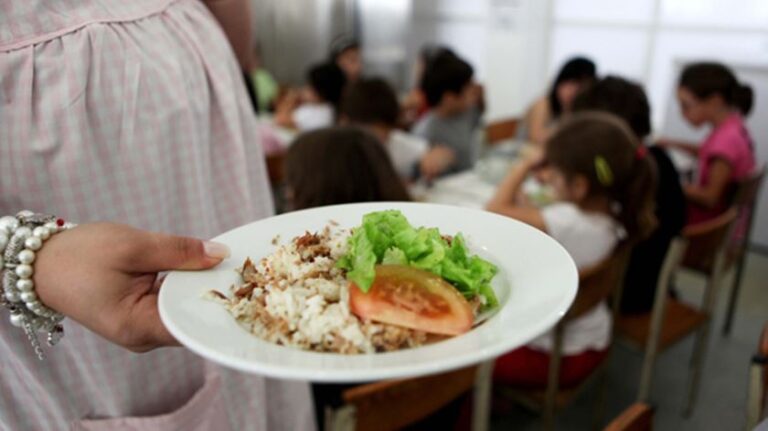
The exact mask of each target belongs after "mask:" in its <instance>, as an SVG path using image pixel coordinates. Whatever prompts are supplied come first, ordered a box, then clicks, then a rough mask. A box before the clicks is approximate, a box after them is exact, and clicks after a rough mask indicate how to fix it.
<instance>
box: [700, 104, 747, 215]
mask: <svg viewBox="0 0 768 431" xmlns="http://www.w3.org/2000/svg"><path fill="white" fill-rule="evenodd" d="M715 159H721V160H725V161H726V162H728V164H729V165H730V166H731V178H730V182H731V183H736V182H738V181H741V180H743V179H745V178H746V177H747V176H748V175H749V174H751V173H752V171H754V169H755V151H754V145H753V144H752V138H751V137H750V136H749V132H748V131H747V128H746V127H745V125H744V119H743V118H742V116H741V115H739V114H736V113H734V114H732V115H731V116H729V117H728V118H727V119H726V120H725V121H724V122H723V123H722V124H720V126H718V127H717V128H715V129H714V130H712V133H710V134H709V136H708V137H707V139H706V140H705V141H704V143H703V144H702V146H701V148H700V150H699V169H698V172H699V175H698V179H697V181H696V184H697V185H699V186H706V185H707V182H708V180H709V169H710V166H711V165H712V162H713V161H714V160H715ZM729 192H730V190H729V189H726V193H725V195H724V196H722V198H721V200H720V203H719V204H718V205H717V206H715V208H712V209H704V208H701V207H698V206H696V205H689V207H688V224H696V223H701V222H703V221H706V220H709V219H711V218H713V217H716V216H718V215H719V214H721V213H722V212H723V211H725V210H726V209H727V207H728V198H729V196H728V194H729Z"/></svg>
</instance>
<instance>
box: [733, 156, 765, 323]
mask: <svg viewBox="0 0 768 431" xmlns="http://www.w3.org/2000/svg"><path fill="white" fill-rule="evenodd" d="M764 177H765V166H763V167H762V169H760V170H759V171H756V172H755V173H754V174H753V175H751V176H750V177H749V178H747V179H746V180H744V181H743V182H741V184H739V186H738V188H737V190H736V194H735V197H734V201H733V205H734V206H735V207H736V208H737V209H738V211H739V223H743V225H742V226H741V227H743V228H744V231H743V232H736V235H734V241H733V243H732V244H731V247H730V249H729V253H728V261H729V262H727V263H730V264H732V265H733V266H735V268H736V272H735V274H734V277H733V284H732V285H731V294H730V296H729V298H728V307H727V308H726V312H725V322H724V323H723V335H728V334H730V332H731V326H732V325H733V315H734V313H735V312H736V304H737V303H738V299H739V291H740V290H741V278H742V276H743V275H744V263H745V261H746V254H747V249H748V248H749V237H750V236H751V234H752V227H753V225H754V221H755V217H754V215H755V211H757V198H758V195H759V193H760V186H761V185H762V183H763V178H764ZM727 266H731V265H727Z"/></svg>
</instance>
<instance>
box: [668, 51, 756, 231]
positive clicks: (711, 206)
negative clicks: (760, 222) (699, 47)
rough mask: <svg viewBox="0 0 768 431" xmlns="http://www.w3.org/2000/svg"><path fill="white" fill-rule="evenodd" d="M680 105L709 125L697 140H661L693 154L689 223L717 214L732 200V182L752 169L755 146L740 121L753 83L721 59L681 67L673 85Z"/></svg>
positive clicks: (686, 113)
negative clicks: (744, 80) (695, 172)
mask: <svg viewBox="0 0 768 431" xmlns="http://www.w3.org/2000/svg"><path fill="white" fill-rule="evenodd" d="M677 98H678V100H679V102H680V109H681V111H682V114H683V117H685V119H686V121H688V123H690V124H691V125H692V126H694V127H699V126H702V125H707V126H709V127H711V129H712V131H711V132H710V134H709V136H707V138H706V140H705V141H704V143H703V144H702V145H701V146H698V145H694V144H689V143H683V142H674V141H668V140H661V141H660V142H659V143H660V144H661V145H665V146H669V147H673V148H678V149H681V150H683V151H686V152H688V153H690V154H691V155H693V156H697V157H698V160H699V166H698V178H697V179H696V181H695V182H694V183H693V184H688V185H686V186H685V188H684V190H685V196H686V198H687V200H688V204H689V205H688V223H689V224H696V223H701V222H704V221H707V220H709V219H712V218H714V217H717V216H718V215H720V214H721V213H722V212H724V211H725V210H726V209H727V208H728V206H729V205H730V200H731V198H732V197H733V196H732V195H733V192H734V190H733V189H734V186H735V184H736V183H737V182H739V181H741V180H744V179H745V178H747V177H748V176H749V175H750V174H751V173H752V171H754V169H755V147H754V144H753V143H752V138H751V137H750V135H749V131H747V128H746V126H745V124H744V117H745V116H746V115H748V114H749V112H750V111H751V109H752V98H753V95H752V89H751V88H750V87H749V86H748V85H744V84H742V83H740V82H739V81H738V80H737V79H736V76H735V75H734V74H733V72H732V71H731V70H730V69H728V68H727V67H726V66H724V65H722V64H719V63H695V64H690V65H688V66H686V67H685V69H684V70H683V73H682V75H681V76H680V82H679V85H678V89H677Z"/></svg>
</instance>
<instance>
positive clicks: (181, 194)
mask: <svg viewBox="0 0 768 431" xmlns="http://www.w3.org/2000/svg"><path fill="white" fill-rule="evenodd" d="M20 209H30V210H34V211H40V212H45V213H55V214H59V215H61V216H62V217H64V218H66V219H69V220H73V221H77V222H87V221H95V220H109V221H118V222H125V223H129V224H132V225H135V226H138V227H142V228H146V229H152V230H158V231H164V232H170V233H176V234H183V235H193V236H198V237H211V236H214V235H216V234H218V233H221V232H223V231H225V230H227V229H229V228H232V227H234V226H237V225H240V224H243V223H246V222H249V221H252V220H255V219H258V218H261V217H265V216H268V215H269V214H271V213H272V211H273V207H272V202H271V197H270V193H269V189H268V185H267V180H266V173H265V167H264V161H263V154H262V150H261V147H260V145H259V142H258V134H257V130H256V123H255V119H254V118H253V115H252V112H251V108H250V106H249V102H248V99H247V96H246V93H245V91H244V87H243V84H242V81H241V74H240V72H239V70H238V66H237V64H236V62H235V60H234V57H233V54H232V52H231V49H230V48H229V45H228V44H227V41H226V39H225V37H224V35H223V32H222V31H221V29H220V28H219V27H218V25H217V23H216V22H215V20H214V18H213V17H212V16H211V14H210V13H209V12H208V10H207V8H206V7H205V5H204V4H202V3H200V2H199V1H198V0H178V1H169V0H131V1H123V0H0V214H10V213H15V212H16V211H18V210H20ZM73 252H76V250H73ZM65 331H66V333H67V335H66V337H65V338H64V339H63V340H62V342H61V343H60V344H59V345H58V346H56V347H55V348H51V349H47V350H46V355H47V359H46V361H44V362H40V361H38V360H37V359H36V358H35V355H34V353H33V351H32V349H31V348H30V346H29V345H28V342H27V340H26V339H25V337H24V334H23V332H21V331H19V330H18V329H17V328H13V327H12V326H10V324H9V323H8V319H7V313H5V312H4V311H3V312H0V429H2V430H66V429H74V430H102V429H109V430H214V429H215V430H227V429H231V430H281V429H285V430H304V429H313V428H314V423H313V416H312V410H311V403H310V395H309V389H308V385H307V384H306V383H299V382H283V381H276V380H271V379H266V378H262V377H258V376H248V375H243V374H240V373H236V372H233V371H229V370H225V369H222V368H220V367H218V366H215V365H213V364H210V363H207V362H205V361H203V360H202V359H200V358H199V357H197V356H195V355H193V354H192V353H190V352H188V351H186V350H184V349H182V348H170V349H160V350H158V351H154V352H150V353H146V354H141V355H138V354H133V353H130V352H127V351H125V350H123V349H121V348H119V347H116V346H114V345H112V344H110V343H108V342H106V341H104V340H102V339H101V338H99V337H97V336H96V335H94V334H92V333H90V332H89V331H88V330H86V329H84V328H82V327H80V326H79V325H77V324H75V323H73V322H69V321H67V323H66V325H65Z"/></svg>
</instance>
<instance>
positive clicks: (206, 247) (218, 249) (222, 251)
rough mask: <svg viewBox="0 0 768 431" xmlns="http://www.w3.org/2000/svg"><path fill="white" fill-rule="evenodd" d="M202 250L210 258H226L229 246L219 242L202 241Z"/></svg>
mask: <svg viewBox="0 0 768 431" xmlns="http://www.w3.org/2000/svg"><path fill="white" fill-rule="evenodd" d="M203 251H204V252H205V256H206V257H209V258H211V259H226V258H228V257H229V247H227V246H226V245H224V244H222V243H219V242H213V241H205V242H203Z"/></svg>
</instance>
